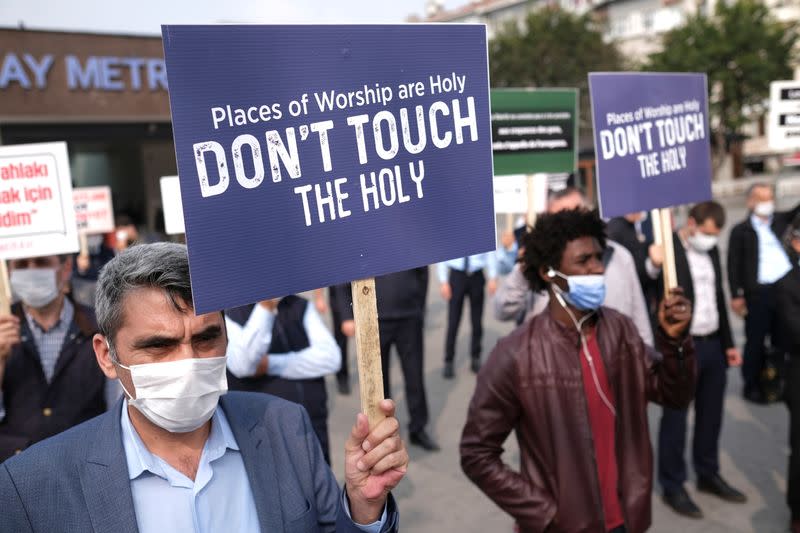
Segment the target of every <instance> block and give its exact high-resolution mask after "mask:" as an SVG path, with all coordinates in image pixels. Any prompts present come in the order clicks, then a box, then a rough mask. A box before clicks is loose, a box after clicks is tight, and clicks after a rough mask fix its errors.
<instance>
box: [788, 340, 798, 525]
mask: <svg viewBox="0 0 800 533" xmlns="http://www.w3.org/2000/svg"><path fill="white" fill-rule="evenodd" d="M799 356H800V354H792V359H791V360H790V361H789V371H788V372H787V374H786V403H787V407H789V476H788V480H789V483H788V487H787V489H788V490H787V491H786V503H788V504H789V508H790V509H791V510H792V520H800V357H799Z"/></svg>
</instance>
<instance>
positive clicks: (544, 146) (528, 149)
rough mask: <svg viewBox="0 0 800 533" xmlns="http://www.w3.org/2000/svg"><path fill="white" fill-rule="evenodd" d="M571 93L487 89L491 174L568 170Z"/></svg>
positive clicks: (573, 122) (572, 144)
mask: <svg viewBox="0 0 800 533" xmlns="http://www.w3.org/2000/svg"><path fill="white" fill-rule="evenodd" d="M577 117H578V90H577V89H492V149H493V151H494V175H495V176H504V175H514V174H533V173H536V172H548V173H558V172H573V171H574V170H575V168H576V166H577V163H578V157H577V155H578V118H577Z"/></svg>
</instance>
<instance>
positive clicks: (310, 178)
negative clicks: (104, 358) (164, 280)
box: [163, 24, 495, 313]
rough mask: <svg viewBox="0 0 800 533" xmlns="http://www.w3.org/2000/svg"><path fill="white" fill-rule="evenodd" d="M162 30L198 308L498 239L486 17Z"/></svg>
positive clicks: (444, 255)
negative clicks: (481, 21)
mask: <svg viewBox="0 0 800 533" xmlns="http://www.w3.org/2000/svg"><path fill="white" fill-rule="evenodd" d="M163 38H164V51H165V57H166V64H167V73H168V81H169V91H170V103H171V107H172V124H173V131H174V136H175V148H176V152H177V161H178V174H179V177H180V186H181V197H182V200H183V209H184V220H185V223H186V238H187V243H188V247H189V260H190V266H191V276H192V288H193V291H194V304H195V307H196V311H197V312H199V313H205V312H210V311H214V310H218V309H222V308H228V307H233V306H237V305H242V304H246V303H251V302H253V301H256V300H261V299H266V298H273V297H279V296H284V295H287V294H293V293H297V292H301V291H305V290H309V289H314V288H317V287H324V286H329V285H332V284H334V283H340V282H347V281H351V280H356V279H364V278H369V277H373V276H378V275H381V274H386V273H390V272H396V271H400V270H404V269H408V268H412V267H418V266H422V265H427V264H431V263H436V262H439V261H443V260H446V259H450V258H454V257H463V256H466V255H470V254H474V253H481V252H485V251H488V250H491V249H494V247H495V220H494V210H493V205H492V202H491V198H492V149H491V132H490V121H489V118H490V106H489V88H488V69H487V55H486V30H485V27H484V26H483V25H462V24H459V25H447V24H442V25H435V24H431V25H428V24H409V25H355V26H349V25H348V26H340V25H326V26H304V25H295V26H253V25H250V26H237V25H222V26H164V27H163Z"/></svg>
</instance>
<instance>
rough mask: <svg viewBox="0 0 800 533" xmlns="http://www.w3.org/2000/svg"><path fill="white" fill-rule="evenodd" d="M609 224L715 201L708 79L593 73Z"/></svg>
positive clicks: (600, 175) (602, 197)
mask: <svg viewBox="0 0 800 533" xmlns="http://www.w3.org/2000/svg"><path fill="white" fill-rule="evenodd" d="M589 90H590V93H591V100H592V117H593V119H594V144H595V154H596V158H597V181H598V190H599V203H600V211H601V213H602V215H603V216H604V217H606V218H610V217H615V216H622V215H625V214H628V213H634V212H637V211H645V210H650V209H655V208H663V207H670V206H675V205H681V204H687V203H693V202H701V201H705V200H709V199H711V145H710V141H709V139H710V130H709V127H708V91H707V85H706V76H705V74H664V73H628V72H625V73H591V74H589Z"/></svg>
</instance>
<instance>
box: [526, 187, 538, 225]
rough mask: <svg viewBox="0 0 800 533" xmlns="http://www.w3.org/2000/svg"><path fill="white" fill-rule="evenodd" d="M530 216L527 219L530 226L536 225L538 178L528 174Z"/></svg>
mask: <svg viewBox="0 0 800 533" xmlns="http://www.w3.org/2000/svg"><path fill="white" fill-rule="evenodd" d="M527 215H528V218H527V220H526V221H525V223H526V224H527V226H528V228H532V227H533V226H535V225H536V178H534V177H533V175H528V213H527Z"/></svg>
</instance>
